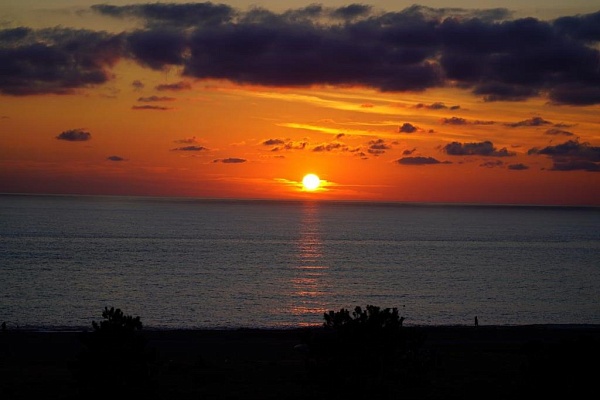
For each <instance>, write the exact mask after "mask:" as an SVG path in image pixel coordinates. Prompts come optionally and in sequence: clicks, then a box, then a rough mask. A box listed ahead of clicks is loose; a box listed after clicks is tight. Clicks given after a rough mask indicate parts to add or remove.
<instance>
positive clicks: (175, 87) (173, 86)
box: [156, 81, 192, 92]
mask: <svg viewBox="0 0 600 400" xmlns="http://www.w3.org/2000/svg"><path fill="white" fill-rule="evenodd" d="M191 88H192V85H191V84H190V83H189V82H185V81H182V82H177V83H169V84H163V85H158V86H156V90H159V91H164V90H170V91H174V92H179V91H181V90H189V89H191Z"/></svg>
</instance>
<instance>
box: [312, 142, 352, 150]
mask: <svg viewBox="0 0 600 400" xmlns="http://www.w3.org/2000/svg"><path fill="white" fill-rule="evenodd" d="M335 150H348V146H346V145H345V144H343V143H339V142H333V143H326V144H321V145H319V146H316V147H315V148H313V149H312V151H316V152H321V151H335Z"/></svg>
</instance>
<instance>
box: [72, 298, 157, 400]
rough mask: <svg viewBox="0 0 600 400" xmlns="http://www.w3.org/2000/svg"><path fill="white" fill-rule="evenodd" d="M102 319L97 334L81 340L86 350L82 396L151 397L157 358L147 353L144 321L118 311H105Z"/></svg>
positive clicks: (82, 356) (95, 325)
mask: <svg viewBox="0 0 600 400" xmlns="http://www.w3.org/2000/svg"><path fill="white" fill-rule="evenodd" d="M102 317H103V318H104V320H103V321H101V322H100V323H97V322H96V321H93V322H92V327H93V329H94V330H93V332H84V333H83V334H82V336H81V342H82V344H83V345H84V349H83V350H82V352H81V354H80V357H79V360H78V365H77V370H76V378H77V380H78V382H79V385H80V393H81V394H82V395H83V396H85V397H86V398H111V397H115V395H116V394H119V396H118V397H122V396H121V395H123V396H125V397H128V396H133V397H142V396H144V397H148V395H150V394H151V393H152V391H151V388H152V381H151V376H150V364H151V362H152V361H153V359H154V357H153V355H152V354H151V352H149V351H147V350H146V339H145V338H144V336H143V335H142V334H141V330H142V322H141V321H140V317H135V318H134V317H132V316H129V315H125V314H123V312H122V311H121V310H120V309H118V308H117V309H115V308H110V309H108V308H105V309H104V311H103V312H102Z"/></svg>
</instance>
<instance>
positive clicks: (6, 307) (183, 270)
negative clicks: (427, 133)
mask: <svg viewBox="0 0 600 400" xmlns="http://www.w3.org/2000/svg"><path fill="white" fill-rule="evenodd" d="M367 305H374V306H377V307H381V308H397V309H398V311H399V314H400V315H401V316H403V317H404V318H405V320H404V324H405V325H414V326H423V325H473V324H474V318H475V317H476V316H477V317H478V321H479V324H480V325H484V324H489V325H526V324H600V208H597V207H554V206H492V205H456V204H454V205H449V204H405V203H366V202H333V201H267V200H212V199H193V198H151V197H109V196H107V197H97V196H41V195H0V321H2V322H5V323H6V326H7V327H8V329H12V328H19V329H36V330H78V329H88V328H91V323H92V321H100V320H102V311H103V310H104V308H105V307H108V308H110V307H114V308H119V309H121V310H122V311H123V312H124V313H125V314H126V315H132V316H139V317H140V319H141V321H142V324H143V325H144V327H145V328H154V329H238V328H265V329H270V328H294V327H305V326H319V325H321V324H323V322H324V318H323V314H324V313H325V312H327V311H330V310H333V311H339V310H340V309H342V308H345V309H350V310H353V309H354V308H355V307H357V306H360V307H363V308H364V307H366V306H367Z"/></svg>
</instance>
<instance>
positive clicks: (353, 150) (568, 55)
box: [0, 0, 600, 206]
mask: <svg viewBox="0 0 600 400" xmlns="http://www.w3.org/2000/svg"><path fill="white" fill-rule="evenodd" d="M547 3H548V2H547V1H542V0H531V1H527V0H520V1H510V0H507V1H495V0H489V1H482V0H479V1H471V0H463V1H460V0H457V1H449V0H432V1H422V2H420V3H416V4H415V3H414V2H412V1H390V0H379V1H371V2H365V3H351V2H346V1H328V2H322V3H314V2H306V1H274V0H272V1H244V0H237V1H229V2H222V3H218V2H214V3H208V2H207V3H204V2H188V1H172V2H156V1H139V0H129V1H126V0H124V1H107V2H104V3H101V2H98V1H93V0H56V1H47V0H44V1H41V0H20V1H7V0H0V193H37V194H84V195H128V196H129V195H130V196H174V197H202V198H244V199H320V200H348V201H363V200H364V201H385V202H436V203H438V202H441V203H474V204H532V205H588V206H590V205H591V206H600V3H599V2H598V1H597V0H594V1H588V0H570V1H562V0H561V1H553V2H552V4H551V5H548V4H547ZM308 173H313V174H316V175H318V176H319V177H320V178H321V186H320V187H319V188H318V189H317V190H313V191H310V190H307V189H306V188H304V187H303V186H302V179H303V177H304V176H305V175H306V174H308Z"/></svg>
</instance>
